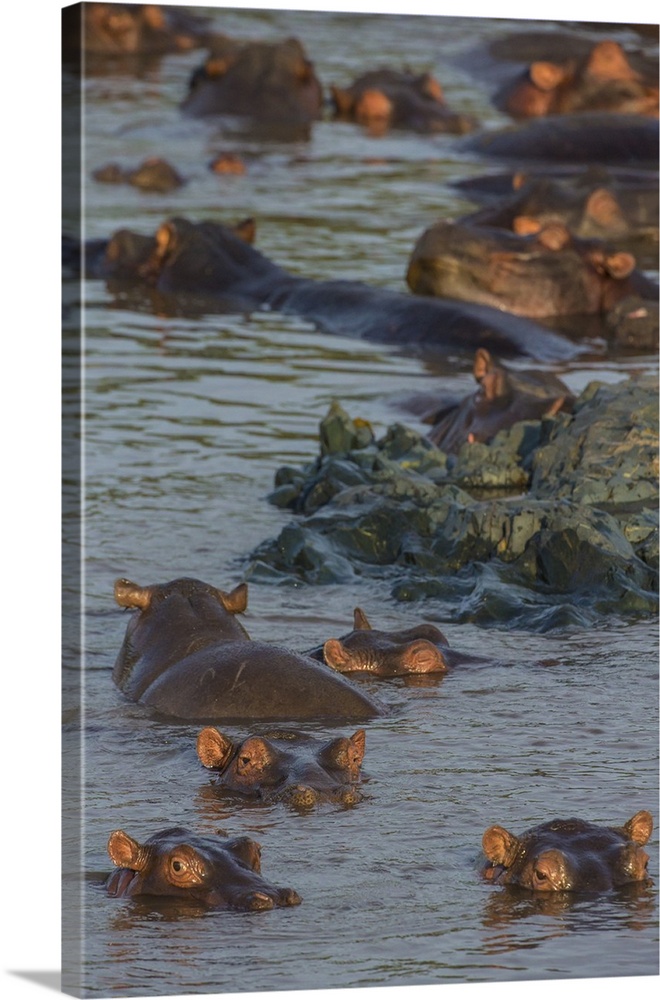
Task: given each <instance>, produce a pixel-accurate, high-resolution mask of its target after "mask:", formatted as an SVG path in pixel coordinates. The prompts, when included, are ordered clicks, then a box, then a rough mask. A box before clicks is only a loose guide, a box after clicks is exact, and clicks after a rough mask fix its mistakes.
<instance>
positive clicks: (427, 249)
mask: <svg viewBox="0 0 660 1000" xmlns="http://www.w3.org/2000/svg"><path fill="white" fill-rule="evenodd" d="M520 221H521V222H522V221H524V220H520ZM528 231H529V235H521V234H520V233H525V230H524V228H523V227H520V228H519V231H518V232H516V233H512V232H509V231H507V230H505V229H498V228H496V227H490V226H481V225H476V224H474V223H473V222H470V221H469V220H468V221H459V222H446V221H440V222H436V223H435V224H434V225H432V226H430V227H429V228H428V229H426V230H425V231H424V232H423V233H422V235H421V236H420V238H419V239H418V241H417V243H416V245H415V247H414V248H413V251H412V254H411V257H410V261H409V264H408V270H407V273H406V280H407V282H408V285H409V286H410V288H411V289H412V291H413V292H416V293H417V294H420V295H438V296H441V297H449V298H452V299H461V300H467V301H468V302H477V303H481V304H483V305H489V306H493V307H495V308H499V309H506V310H507V311H510V312H513V313H516V314H517V315H521V316H530V317H537V318H540V317H549V316H570V315H603V314H606V313H607V312H608V310H610V309H612V308H613V307H614V306H615V305H616V304H617V302H620V301H621V300H622V299H624V298H627V297H629V296H631V295H638V296H641V297H643V298H647V299H649V300H651V301H653V300H656V299H657V295H658V286H657V284H655V282H653V281H651V280H650V279H648V278H647V277H646V276H645V275H644V274H643V273H642V272H641V271H640V270H639V269H638V268H637V267H636V261H635V258H634V256H633V255H632V254H630V253H627V252H625V251H621V250H616V249H612V248H610V247H609V246H608V244H606V243H604V242H602V241H601V240H597V239H589V240H586V239H579V238H578V237H575V236H573V235H572V234H571V232H570V231H569V230H568V229H567V228H566V226H564V225H563V224H562V223H560V222H549V223H547V224H546V225H545V226H543V227H540V228H538V229H537V227H536V225H531V226H530V227H529V229H528ZM484 346H485V345H484Z"/></svg>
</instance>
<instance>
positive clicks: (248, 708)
mask: <svg viewBox="0 0 660 1000" xmlns="http://www.w3.org/2000/svg"><path fill="white" fill-rule="evenodd" d="M115 599H116V601H117V603H118V604H119V605H120V606H121V607H123V608H130V609H132V610H133V612H134V614H133V616H132V618H131V620H130V621H129V623H128V627H127V629H126V637H125V639H124V642H123V644H122V647H121V650H120V652H119V655H118V657H117V661H116V663H115V667H114V670H113V674H112V678H113V680H114V682H115V684H116V685H117V687H118V688H119V689H120V690H121V691H123V693H124V694H125V695H126V697H128V698H130V699H131V700H133V701H137V702H139V703H140V704H141V705H146V706H148V707H149V708H152V709H154V710H155V711H157V712H158V713H160V714H161V715H166V716H170V717H175V718H179V719H196V720H199V721H205V720H208V721H216V720H217V721H225V720H240V719H249V720H255V719H272V720H283V719H286V720H292V719H296V720H303V719H342V720H344V719H359V720H363V719H369V718H373V717H374V716H377V715H381V714H383V711H384V709H383V708H382V706H380V705H379V704H377V703H376V702H375V701H374V700H373V699H372V698H370V697H369V696H368V695H367V694H366V693H364V692H362V691H359V690H358V689H357V688H355V687H354V686H353V685H352V684H351V683H350V682H349V681H347V680H345V679H344V678H343V677H338V676H337V674H336V673H335V672H334V671H333V670H331V669H330V668H329V667H327V666H325V665H324V664H320V663H318V662H316V661H315V660H314V659H312V658H311V657H308V656H304V655H300V654H298V653H294V652H292V651H291V650H288V649H285V648H283V647H281V646H274V645H270V644H268V643H265V642H257V641H255V640H252V639H250V637H249V635H248V633H247V632H246V630H245V629H244V628H243V625H242V624H241V623H240V622H239V621H238V618H237V617H236V616H237V615H238V614H240V613H242V612H243V611H245V609H246V607H247V585H246V584H239V586H238V587H235V588H234V590H232V591H231V592H226V591H223V590H218V589H217V588H216V587H212V586H210V585H209V584H207V583H203V582H202V581H201V580H195V579H189V578H182V579H178V580H173V581H171V582H170V583H166V584H162V585H159V584H156V585H154V586H150V587H140V586H138V585H137V584H135V583H131V582H130V581H129V580H118V581H117V583H116V584H115Z"/></svg>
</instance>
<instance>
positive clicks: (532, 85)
mask: <svg viewBox="0 0 660 1000" xmlns="http://www.w3.org/2000/svg"><path fill="white" fill-rule="evenodd" d="M494 103H495V105H496V106H497V107H498V108H500V109H501V110H502V111H505V112H506V113H507V114H510V115H511V116H512V117H513V118H533V117H540V116H543V115H552V114H565V113H570V112H576V111H577V112H579V111H604V112H615V113H619V114H639V115H649V116H654V117H656V118H657V116H658V84H657V72H656V74H655V75H654V78H653V79H644V78H643V77H642V75H641V74H640V73H638V72H636V71H635V70H634V69H633V68H632V66H631V65H630V63H629V61H628V59H627V57H626V54H625V52H624V51H623V49H622V48H621V46H620V45H619V43H618V42H615V41H610V40H605V41H601V42H597V43H596V44H595V45H594V46H593V47H592V49H591V50H590V51H589V52H588V54H587V55H586V56H584V57H582V58H578V59H575V58H568V59H565V60H562V61H560V62H551V61H549V60H536V61H534V62H532V63H531V64H530V66H528V68H527V69H525V70H524V72H523V73H522V74H521V75H520V76H519V77H516V79H514V80H512V81H510V82H509V83H507V84H506V85H505V86H504V87H503V88H502V89H501V90H500V91H499V92H498V93H497V94H496V95H495V97H494Z"/></svg>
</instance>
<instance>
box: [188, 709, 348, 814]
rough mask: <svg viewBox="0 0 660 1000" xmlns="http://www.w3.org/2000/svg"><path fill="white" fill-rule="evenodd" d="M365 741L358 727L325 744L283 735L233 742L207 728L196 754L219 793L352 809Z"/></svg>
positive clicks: (304, 806)
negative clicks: (336, 804)
mask: <svg viewBox="0 0 660 1000" xmlns="http://www.w3.org/2000/svg"><path fill="white" fill-rule="evenodd" d="M365 739H366V737H365V732H364V729H358V730H357V732H355V733H353V735H352V736H350V737H344V736H340V737H337V738H336V739H333V740H330V741H325V742H319V741H318V740H315V739H313V738H312V737H310V736H304V735H302V734H299V733H294V732H286V731H284V732H275V733H273V734H268V735H265V736H249V737H248V738H247V739H245V740H242V741H240V742H233V741H232V740H230V739H229V737H227V736H225V735H224V733H221V732H220V731H219V730H218V729H215V728H214V727H212V726H207V727H206V728H205V729H203V730H202V731H201V733H200V734H199V736H198V737H197V755H198V757H199V759H200V760H201V762H202V764H203V765H204V767H208V768H209V769H211V770H213V771H215V772H217V779H216V781H215V782H214V787H215V788H217V789H218V790H221V791H226V792H230V793H237V794H239V795H241V796H243V795H245V796H248V797H250V798H258V799H262V800H265V801H270V802H272V801H283V802H286V803H287V804H288V805H291V806H293V807H295V808H297V809H309V808H312V807H313V806H315V805H317V804H318V803H319V802H321V801H334V802H341V803H343V804H344V805H352V804H353V803H354V802H356V801H357V800H358V798H359V792H358V790H357V787H356V785H357V782H358V780H359V777H360V765H361V764H362V760H363V758H364V749H365Z"/></svg>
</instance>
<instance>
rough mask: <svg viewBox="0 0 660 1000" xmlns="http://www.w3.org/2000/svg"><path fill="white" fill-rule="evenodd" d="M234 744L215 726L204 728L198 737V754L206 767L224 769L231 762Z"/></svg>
mask: <svg viewBox="0 0 660 1000" xmlns="http://www.w3.org/2000/svg"><path fill="white" fill-rule="evenodd" d="M233 750H234V744H233V743H232V742H231V740H230V739H227V737H226V736H223V734H222V733H221V732H219V731H218V730H217V729H214V728H213V726H207V727H206V728H205V729H202V731H201V733H200V734H199V736H198V737H197V756H198V757H199V759H200V760H201V762H202V764H203V765H204V767H209V768H213V769H217V770H220V771H221V770H222V769H223V768H224V767H225V766H226V765H227V764H228V762H229V758H230V757H231V755H232V753H233Z"/></svg>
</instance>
